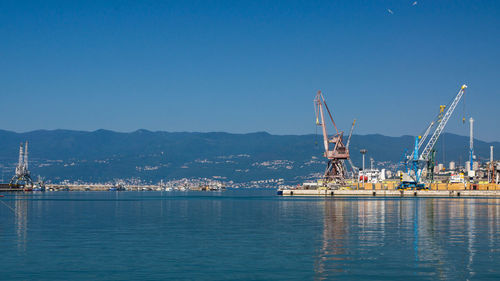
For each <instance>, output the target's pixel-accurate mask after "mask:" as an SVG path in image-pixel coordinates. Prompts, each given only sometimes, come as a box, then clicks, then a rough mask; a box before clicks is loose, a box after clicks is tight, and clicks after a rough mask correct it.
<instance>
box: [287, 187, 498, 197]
mask: <svg viewBox="0 0 500 281" xmlns="http://www.w3.org/2000/svg"><path fill="white" fill-rule="evenodd" d="M278 195H282V196H316V197H336V196H337V197H499V198H500V190H394V189H393V190H356V189H354V190H349V189H339V190H328V189H280V190H278Z"/></svg>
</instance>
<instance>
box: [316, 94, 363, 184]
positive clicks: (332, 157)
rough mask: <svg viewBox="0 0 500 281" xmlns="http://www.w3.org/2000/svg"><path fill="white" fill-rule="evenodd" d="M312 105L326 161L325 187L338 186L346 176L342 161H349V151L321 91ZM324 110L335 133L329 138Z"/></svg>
mask: <svg viewBox="0 0 500 281" xmlns="http://www.w3.org/2000/svg"><path fill="white" fill-rule="evenodd" d="M314 105H315V111H316V125H318V126H321V129H322V131H323V145H324V149H325V152H324V154H323V156H324V157H325V158H327V159H328V164H327V167H326V170H325V174H324V179H325V182H326V183H327V185H330V184H333V185H334V186H339V185H341V184H343V183H344V180H345V176H346V169H345V165H344V160H348V159H349V149H348V147H347V146H346V145H344V142H343V134H344V132H342V131H339V130H338V128H337V125H336V124H335V121H333V117H332V114H331V112H330V109H329V108H328V105H327V104H326V101H325V98H324V97H323V94H322V93H321V91H318V93H317V94H316V98H315V99H314ZM325 109H326V111H327V112H328V116H329V117H330V121H331V122H332V124H333V126H334V128H335V131H336V133H335V134H334V135H333V136H331V137H330V136H329V135H328V132H327V129H326V121H325ZM353 125H354V124H353ZM351 133H352V129H351Z"/></svg>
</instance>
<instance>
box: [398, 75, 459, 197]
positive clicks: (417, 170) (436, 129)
mask: <svg viewBox="0 0 500 281" xmlns="http://www.w3.org/2000/svg"><path fill="white" fill-rule="evenodd" d="M466 88H467V85H465V84H464V85H462V87H460V90H459V91H458V93H457V95H456V96H455V98H454V99H453V100H452V101H451V103H450V105H448V106H441V110H440V114H439V115H438V117H437V120H434V121H432V122H431V123H430V124H429V126H428V127H427V129H426V130H425V133H424V134H423V136H417V137H416V138H415V145H414V148H413V152H412V153H411V155H410V156H408V157H407V160H406V161H407V164H406V166H407V167H408V170H407V173H408V174H409V168H411V170H412V171H413V175H411V178H412V180H411V181H410V180H402V182H401V184H400V185H399V187H398V188H402V189H405V188H416V189H420V188H424V184H423V183H422V182H421V173H422V170H423V169H424V168H425V166H426V165H428V163H429V159H430V156H431V155H433V151H434V146H435V145H436V143H437V141H438V139H439V136H441V133H442V132H443V130H444V128H445V127H446V124H447V123H448V120H449V119H450V117H451V115H452V114H453V111H454V110H455V108H456V107H457V105H458V103H459V102H460V100H461V98H462V97H463V95H464V94H465V89H466ZM445 108H446V112H444V114H443V111H444V109H445ZM431 132H432V134H431ZM429 135H431V137H430V138H429V139H427V138H428V137H429ZM422 147H423V149H422V150H421V152H420V149H421V148H422Z"/></svg>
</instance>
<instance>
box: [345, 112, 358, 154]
mask: <svg viewBox="0 0 500 281" xmlns="http://www.w3.org/2000/svg"><path fill="white" fill-rule="evenodd" d="M354 124H356V119H354V121H352V126H351V130H350V131H349V137H348V138H347V143H346V144H345V147H347V149H349V144H351V136H352V131H354Z"/></svg>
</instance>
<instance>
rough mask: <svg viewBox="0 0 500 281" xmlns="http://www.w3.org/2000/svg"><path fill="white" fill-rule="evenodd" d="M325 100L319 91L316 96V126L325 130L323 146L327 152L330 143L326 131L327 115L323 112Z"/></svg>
mask: <svg viewBox="0 0 500 281" xmlns="http://www.w3.org/2000/svg"><path fill="white" fill-rule="evenodd" d="M324 101H325V99H324V98H323V95H322V94H321V91H318V93H317V94H316V98H315V99H314V107H315V109H316V110H315V111H316V125H318V126H321V129H322V130H323V145H324V147H325V151H328V150H329V143H328V132H327V131H326V124H325V113H324V112H323V103H324ZM320 120H321V122H320Z"/></svg>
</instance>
